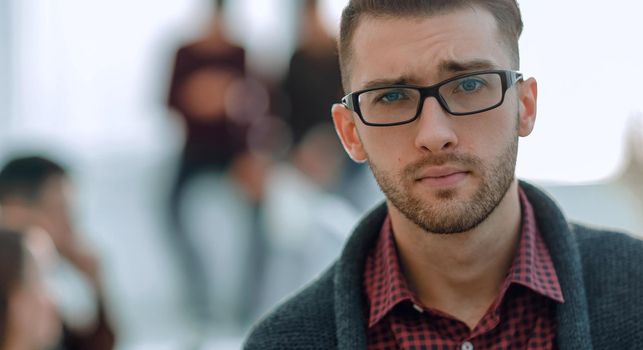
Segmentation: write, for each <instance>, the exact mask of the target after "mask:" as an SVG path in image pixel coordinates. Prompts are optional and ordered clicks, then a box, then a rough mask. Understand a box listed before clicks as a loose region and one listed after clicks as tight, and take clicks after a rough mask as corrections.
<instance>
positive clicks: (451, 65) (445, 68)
mask: <svg viewBox="0 0 643 350" xmlns="http://www.w3.org/2000/svg"><path fill="white" fill-rule="evenodd" d="M497 68H498V67H497V66H496V65H495V64H494V63H493V62H491V61H489V60H485V59H473V60H469V61H453V60H449V61H442V62H440V63H439V64H438V75H439V76H440V77H443V78H444V77H445V76H446V75H448V74H454V73H466V72H475V71H478V70H488V69H497ZM445 79H446V78H445ZM414 82H417V78H416V77H414V76H411V75H410V74H403V75H401V76H399V77H396V78H383V79H374V80H370V81H368V82H366V83H365V84H364V86H363V87H362V88H361V89H370V88H375V87H380V86H387V85H409V84H413V83H414Z"/></svg>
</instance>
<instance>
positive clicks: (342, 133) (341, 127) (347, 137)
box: [331, 103, 367, 163]
mask: <svg viewBox="0 0 643 350" xmlns="http://www.w3.org/2000/svg"><path fill="white" fill-rule="evenodd" d="M331 112H332V114H333V123H334V124H335V131H337V135H338V136H339V139H340V140H341V141H342V145H343V146H344V150H346V153H348V155H349V156H350V157H351V159H353V160H354V161H355V162H358V163H363V162H365V161H366V159H367V157H366V152H365V151H364V145H362V140H361V139H360V138H359V135H358V133H357V125H355V119H354V117H353V111H351V110H350V109H348V108H346V106H344V105H342V104H340V103H336V104H334V105H333V108H332V110H331Z"/></svg>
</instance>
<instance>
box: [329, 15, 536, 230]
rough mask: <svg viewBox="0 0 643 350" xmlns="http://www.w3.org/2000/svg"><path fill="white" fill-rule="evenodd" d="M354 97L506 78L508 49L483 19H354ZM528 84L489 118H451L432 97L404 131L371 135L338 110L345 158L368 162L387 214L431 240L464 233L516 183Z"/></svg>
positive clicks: (531, 101)
mask: <svg viewBox="0 0 643 350" xmlns="http://www.w3.org/2000/svg"><path fill="white" fill-rule="evenodd" d="M352 52H353V57H352V61H351V69H350V71H351V76H350V85H351V89H352V91H356V90H360V89H363V88H365V87H370V86H373V85H375V86H377V85H388V84H399V83H403V84H413V85H432V84H435V83H438V82H440V81H442V80H445V79H448V78H450V77H453V76H455V75H458V74H463V73H468V72H475V71H480V70H485V69H511V67H512V64H511V60H510V57H511V55H510V53H509V50H508V49H507V48H506V47H505V45H504V44H503V43H502V41H501V40H500V37H499V36H498V32H497V28H496V22H495V19H494V18H493V17H492V16H491V14H489V13H488V12H487V11H486V10H482V9H478V8H465V9H462V10H456V11H453V12H450V13H446V14H444V15H436V16H432V17H422V18H373V17H364V18H362V19H361V20H360V23H359V25H358V27H357V28H356V32H355V34H354V37H353V42H352ZM535 100H536V82H535V81H534V80H533V79H529V80H527V81H525V82H521V83H518V85H516V86H515V87H513V88H510V89H509V90H508V91H507V94H506V96H505V101H504V103H503V104H502V105H501V106H500V107H498V108H496V109H493V110H491V111H487V112H483V113H479V114H474V115H469V116H452V115H450V114H448V113H447V112H446V111H444V110H443V109H442V107H440V105H439V104H438V102H437V100H436V99H435V98H432V97H431V98H428V99H426V101H425V103H424V107H423V110H422V112H421V115H420V118H419V119H417V120H415V121H413V122H411V123H409V124H405V125H398V126H388V127H372V126H366V125H364V124H363V123H362V122H361V121H360V120H359V118H358V117H357V115H356V114H355V113H353V112H351V111H349V110H348V109H346V108H344V107H342V106H340V105H336V106H334V108H333V119H334V121H335V125H336V128H337V131H338V133H339V135H340V138H341V139H342V142H343V144H344V146H345V148H346V150H347V151H348V152H349V153H350V155H351V157H352V158H353V159H355V160H357V161H368V163H369V165H370V167H371V169H372V170H373V174H374V176H375V178H376V180H377V182H378V183H379V185H380V187H381V188H382V190H383V192H384V193H385V194H386V196H387V199H388V202H389V208H390V209H391V212H392V214H393V213H394V212H395V211H397V212H399V213H401V214H402V215H404V216H405V217H406V218H407V219H408V220H410V221H411V222H413V223H414V224H416V225H418V226H419V227H421V228H423V229H424V230H426V231H428V232H434V233H455V232H464V231H467V230H469V229H472V228H474V227H476V226H477V225H478V224H479V223H480V222H482V221H483V220H484V219H485V218H487V216H488V215H489V214H490V213H491V212H492V211H493V210H494V209H495V208H496V206H497V205H498V203H500V201H501V200H502V199H503V198H504V195H505V193H506V192H507V190H508V188H509V187H510V185H511V184H512V183H513V181H514V169H515V162H516V153H517V147H518V140H517V139H518V136H526V135H528V134H529V133H530V132H531V130H532V128H533V122H534V119H535V109H536V106H535Z"/></svg>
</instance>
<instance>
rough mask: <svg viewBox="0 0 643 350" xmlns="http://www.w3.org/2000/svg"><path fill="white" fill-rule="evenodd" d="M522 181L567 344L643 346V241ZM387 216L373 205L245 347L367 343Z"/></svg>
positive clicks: (349, 347)
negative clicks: (551, 272)
mask: <svg viewBox="0 0 643 350" xmlns="http://www.w3.org/2000/svg"><path fill="white" fill-rule="evenodd" d="M520 186H521V187H522V188H523V189H524V191H525V193H526V194H527V197H528V198H529V201H530V203H531V204H532V206H533V207H534V211H535V214H536V220H537V222H538V227H539V228H540V231H541V233H542V235H543V237H544V239H545V242H546V243H547V246H548V247H549V251H550V253H551V256H552V259H553V262H554V265H555V267H556V273H557V275H558V278H559V280H560V285H561V288H562V291H563V296H564V298H565V303H564V304H562V305H559V306H557V311H556V315H557V319H558V345H559V348H560V349H563V350H565V349H583V350H588V349H619V350H622V349H643V241H641V240H638V239H636V238H633V237H630V236H627V235H625V234H621V233H616V232H609V231H605V230H599V229H596V228H589V227H587V226H582V225H578V224H570V223H568V221H567V220H566V219H565V217H564V216H563V214H562V213H561V210H560V209H559V208H558V206H557V205H556V204H555V203H554V201H553V200H552V199H551V198H549V197H548V196H547V195H546V194H545V193H543V192H542V191H541V190H539V189H537V188H536V187H534V186H532V185H529V184H527V183H525V182H521V183H520ZM605 205H609V203H605ZM386 214H387V211H386V206H385V205H380V206H378V207H377V208H375V209H374V210H373V211H371V212H370V213H369V214H368V215H367V216H366V217H365V218H364V219H363V220H362V221H361V222H360V223H359V224H358V226H357V227H356V229H355V230H354V232H353V233H352V235H351V237H350V238H349V240H348V241H347V243H346V245H345V247H344V249H343V251H342V253H341V256H340V257H339V258H338V260H337V261H336V262H335V263H334V264H332V265H331V266H330V267H329V268H328V270H326V272H325V273H323V274H322V275H321V276H320V277H319V278H317V279H316V280H315V281H314V282H312V283H311V284H309V285H308V286H307V287H305V288H304V289H303V290H301V291H300V292H298V293H297V294H296V295H294V296H293V297H291V298H290V299H288V300H287V301H285V302H284V303H283V304H282V305H280V306H278V307H277V308H276V309H275V310H273V311H272V312H271V313H270V314H268V315H267V316H266V317H264V318H263V319H262V320H261V321H260V322H258V323H257V324H256V325H255V326H254V328H253V329H252V330H251V332H250V335H249V336H248V338H247V339H246V342H245V345H244V349H246V350H254V349H266V350H270V349H275V350H276V349H280V350H282V349H311V350H312V349H320V350H321V349H324V350H328V349H342V350H357V349H366V332H365V329H366V320H365V316H366V313H365V303H366V301H365V297H364V293H363V289H362V272H363V269H364V260H365V257H366V254H367V252H368V251H369V249H370V248H371V247H372V245H373V243H374V242H375V240H376V238H377V236H378V235H377V233H378V232H379V231H380V228H381V226H382V223H383V220H384V218H385V216H386ZM641 214H642V215H643V213H641Z"/></svg>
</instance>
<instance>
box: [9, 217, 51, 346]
mask: <svg viewBox="0 0 643 350" xmlns="http://www.w3.org/2000/svg"><path fill="white" fill-rule="evenodd" d="M27 241H28V237H27V235H26V234H23V233H18V232H14V231H10V230H7V229H0V350H48V349H54V347H55V345H56V344H57V342H58V339H59V337H60V326H61V325H60V320H59V318H58V316H57V314H56V310H55V307H54V305H53V302H52V301H51V299H50V297H49V294H48V292H47V290H46V288H45V285H44V283H43V282H44V281H43V276H42V275H41V272H42V271H41V270H40V268H41V266H40V263H41V262H42V261H39V260H40V259H39V258H43V256H42V255H40V256H39V254H37V252H34V251H31V250H30V249H29V248H28V243H27Z"/></svg>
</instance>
